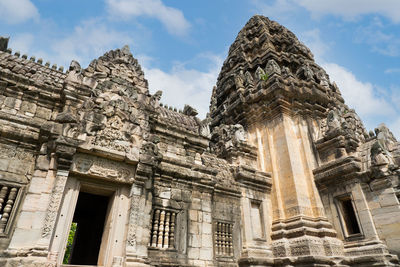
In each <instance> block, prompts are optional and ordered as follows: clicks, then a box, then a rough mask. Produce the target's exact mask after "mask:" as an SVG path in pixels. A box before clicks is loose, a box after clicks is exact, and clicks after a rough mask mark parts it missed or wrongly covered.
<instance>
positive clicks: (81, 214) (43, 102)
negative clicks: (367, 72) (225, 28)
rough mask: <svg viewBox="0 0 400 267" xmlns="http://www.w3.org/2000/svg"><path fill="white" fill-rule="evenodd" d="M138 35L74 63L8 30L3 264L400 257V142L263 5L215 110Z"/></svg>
mask: <svg viewBox="0 0 400 267" xmlns="http://www.w3.org/2000/svg"><path fill="white" fill-rule="evenodd" d="M161 98H162V92H161V91H158V92H156V93H155V94H150V93H149V89H148V83H147V80H146V79H145V78H144V73H143V71H142V69H141V67H140V65H139V63H138V61H137V60H136V59H135V58H133V56H132V54H131V52H130V51H129V48H128V47H127V46H125V47H123V48H122V49H116V50H112V51H109V52H107V53H105V54H104V55H103V56H101V57H99V58H98V59H95V60H93V61H92V62H91V63H90V65H89V66H88V67H87V68H86V69H83V68H81V66H80V64H79V63H78V62H76V61H72V62H71V65H70V67H69V69H68V70H67V71H64V70H63V69H62V68H57V66H56V65H53V66H51V65H50V63H45V64H43V60H42V59H36V58H34V57H28V56H27V55H22V56H21V55H20V53H19V52H15V53H13V52H12V50H11V49H10V48H8V39H6V38H0V266H5V267H14V266H15V267H17V266H27V267H39V266H40V267H41V266H46V267H55V266H88V265H89V266H104V267H134V266H135V267H136V266H137V267H145V266H147V267H150V266H159V267H160V266H169V267H172V266H182V267H183V266H185V267H188V266H209V267H211V266H215V267H217V266H221V267H234V266H243V267H244V266H248V267H250V266H251V267H256V266H257V267H261V266H271V267H272V266H276V267H284V266H285V267H289V266H321V267H322V266H341V267H350V266H366V267H367V266H400V264H399V259H398V257H399V256H400V204H399V198H400V183H399V179H400V168H399V165H400V143H399V142H398V141H397V140H396V138H395V137H394V136H393V134H392V133H391V131H390V130H389V129H388V128H387V127H386V126H385V125H383V124H381V125H378V126H377V127H376V129H375V132H372V131H371V132H367V131H366V129H365V128H364V126H363V124H362V122H361V120H360V118H359V117H358V115H357V114H356V113H355V111H354V110H353V109H351V108H349V107H348V106H347V105H346V104H345V101H344V99H343V98H342V96H341V93H340V90H339V88H338V87H337V85H336V84H335V83H334V82H331V81H330V79H329V76H328V74H327V73H326V72H325V71H324V70H323V69H322V68H321V67H320V66H319V65H317V64H316V63H315V61H314V59H313V55H312V53H311V51H310V50H309V49H308V48H307V47H306V46H305V45H303V44H302V43H301V42H300V41H299V40H298V39H297V38H296V36H295V35H294V34H293V33H292V32H290V31H289V30H288V29H286V28H284V27H283V26H281V25H279V24H278V23H276V22H274V21H271V20H269V19H268V18H266V17H263V16H254V17H252V18H251V19H250V20H249V21H248V23H247V24H246V25H245V27H244V28H243V29H242V30H241V31H240V32H239V34H238V36H237V38H236V40H235V41H234V43H233V44H232V45H231V47H230V49H229V53H228V57H227V59H226V60H225V62H224V63H223V66H222V68H221V72H220V74H219V77H218V80H217V83H216V86H215V87H214V88H213V92H212V97H211V103H210V112H209V114H208V115H207V117H206V118H205V119H203V120H201V119H199V118H198V117H196V115H197V111H196V110H195V109H194V108H193V107H191V106H189V105H186V106H185V107H184V109H183V110H182V111H178V110H176V109H175V108H171V107H168V106H167V105H163V104H161V102H160V101H161Z"/></svg>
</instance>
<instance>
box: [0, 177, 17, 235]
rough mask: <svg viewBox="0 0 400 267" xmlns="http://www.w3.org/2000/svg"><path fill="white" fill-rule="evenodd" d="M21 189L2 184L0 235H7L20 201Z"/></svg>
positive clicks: (0, 195) (0, 187) (0, 186)
mask: <svg viewBox="0 0 400 267" xmlns="http://www.w3.org/2000/svg"><path fill="white" fill-rule="evenodd" d="M19 191H20V188H19V187H16V186H10V185H5V184H0V235H5V234H7V232H8V230H9V228H10V227H9V226H10V222H11V220H12V216H13V213H14V210H15V207H16V202H17V199H18V193H19Z"/></svg>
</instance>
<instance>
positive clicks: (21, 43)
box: [9, 33, 35, 54]
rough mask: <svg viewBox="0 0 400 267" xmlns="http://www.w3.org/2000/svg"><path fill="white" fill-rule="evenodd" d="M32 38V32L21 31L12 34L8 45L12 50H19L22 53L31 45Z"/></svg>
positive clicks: (26, 51) (33, 38)
mask: <svg viewBox="0 0 400 267" xmlns="http://www.w3.org/2000/svg"><path fill="white" fill-rule="evenodd" d="M34 40H35V37H34V35H33V34H32V33H21V34H17V35H13V36H11V38H10V45H9V47H10V48H12V49H13V51H14V52H16V51H20V52H21V53H22V54H26V53H28V51H29V50H30V48H31V46H32V45H33V43H34Z"/></svg>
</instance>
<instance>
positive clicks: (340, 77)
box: [322, 63, 395, 117]
mask: <svg viewBox="0 0 400 267" xmlns="http://www.w3.org/2000/svg"><path fill="white" fill-rule="evenodd" d="M322 67H323V68H324V69H325V70H326V71H327V73H328V74H329V76H330V78H331V80H333V81H336V83H337V85H338V86H339V89H340V91H341V92H342V95H343V98H344V99H345V101H346V104H348V105H349V106H350V107H353V108H355V110H356V111H357V112H358V113H359V115H360V116H363V117H366V116H369V115H386V116H389V115H395V110H394V109H393V107H392V106H391V104H390V103H389V102H388V101H386V100H385V99H384V98H383V97H382V96H379V95H378V94H377V91H378V90H377V89H376V88H375V87H374V86H373V85H372V84H371V83H364V82H361V81H359V80H357V78H356V77H355V75H354V74H353V73H351V72H350V71H349V70H347V69H345V68H344V67H342V66H339V65H337V64H335V63H325V64H323V65H322Z"/></svg>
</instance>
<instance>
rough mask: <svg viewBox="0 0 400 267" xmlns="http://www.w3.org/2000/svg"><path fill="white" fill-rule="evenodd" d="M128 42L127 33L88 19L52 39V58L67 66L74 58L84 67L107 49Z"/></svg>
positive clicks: (130, 41)
mask: <svg viewBox="0 0 400 267" xmlns="http://www.w3.org/2000/svg"><path fill="white" fill-rule="evenodd" d="M130 43H132V40H131V38H130V37H129V35H128V34H126V33H124V32H119V31H116V30H114V29H111V28H109V27H108V26H107V25H106V24H104V23H102V22H99V21H97V20H89V21H85V22H83V23H82V24H81V25H79V26H76V27H75V29H74V31H73V32H72V33H70V34H68V35H67V37H65V38H63V39H58V40H53V41H52V44H51V50H52V51H51V54H53V56H52V57H53V58H54V59H52V60H55V62H57V63H58V64H64V65H65V66H69V63H70V62H71V60H72V59H74V60H77V61H78V62H80V63H81V65H82V67H86V66H87V64H88V63H89V61H90V60H92V59H94V58H98V57H99V56H101V55H103V54H104V53H105V52H107V51H108V50H110V49H115V48H118V47H122V46H123V45H125V44H130Z"/></svg>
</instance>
